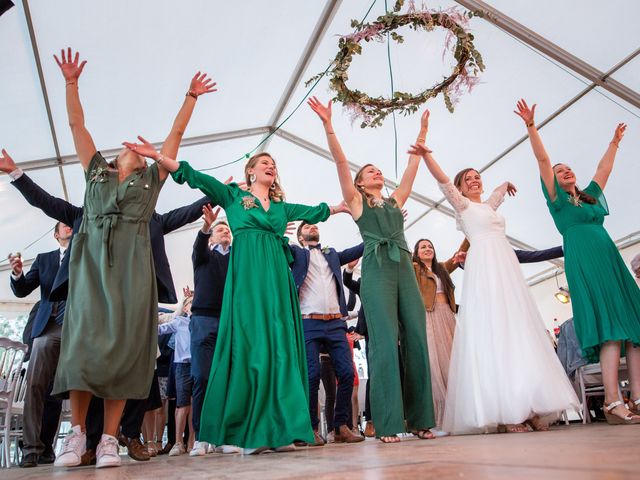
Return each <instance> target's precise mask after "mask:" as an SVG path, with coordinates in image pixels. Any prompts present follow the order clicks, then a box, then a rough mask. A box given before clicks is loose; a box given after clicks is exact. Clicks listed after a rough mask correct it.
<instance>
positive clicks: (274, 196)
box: [244, 152, 285, 202]
mask: <svg viewBox="0 0 640 480" xmlns="http://www.w3.org/2000/svg"><path fill="white" fill-rule="evenodd" d="M260 157H269V158H270V159H271V161H272V162H273V165H274V166H275V164H276V161H275V160H274V158H273V157H272V156H271V154H269V153H267V152H261V153H256V154H255V155H253V156H252V157H251V158H250V159H249V160H248V161H247V164H246V165H245V166H244V180H245V182H247V187H250V186H251V178H249V177H250V175H249V169H250V168H254V167H255V166H256V165H257V163H258V160H259V159H260ZM276 172H277V170H276ZM284 199H285V197H284V190H282V187H281V186H280V175H278V174H277V173H276V179H275V180H274V181H273V183H272V184H271V188H269V200H271V201H273V202H281V201H283V200H284Z"/></svg>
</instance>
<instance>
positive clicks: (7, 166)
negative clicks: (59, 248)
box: [0, 149, 82, 225]
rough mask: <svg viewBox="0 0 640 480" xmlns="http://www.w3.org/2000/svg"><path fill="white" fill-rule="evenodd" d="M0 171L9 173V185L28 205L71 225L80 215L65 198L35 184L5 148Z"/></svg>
mask: <svg viewBox="0 0 640 480" xmlns="http://www.w3.org/2000/svg"><path fill="white" fill-rule="evenodd" d="M0 171H3V172H5V173H7V174H9V175H11V185H13V186H14V187H16V188H17V189H18V191H19V192H20V193H21V194H22V196H23V197H24V198H25V200H26V201H27V202H29V204H30V205H32V206H34V207H36V208H39V209H40V210H42V212H43V213H44V214H45V215H47V216H48V217H51V218H53V219H55V220H58V221H59V222H62V223H64V224H66V225H73V223H74V222H75V220H76V218H78V217H81V216H82V209H81V208H79V207H76V206H75V205H71V204H70V203H69V202H67V201H66V200H63V199H61V198H57V197H54V196H53V195H50V194H49V193H48V192H46V191H45V190H44V189H43V188H41V187H40V186H39V185H37V184H36V183H35V182H34V181H33V180H31V178H29V176H27V174H26V173H24V172H23V171H22V170H21V169H20V168H18V167H17V166H16V164H15V163H14V161H13V159H12V158H11V157H10V156H9V153H7V151H6V150H4V149H3V150H2V155H0Z"/></svg>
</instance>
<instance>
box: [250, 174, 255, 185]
mask: <svg viewBox="0 0 640 480" xmlns="http://www.w3.org/2000/svg"><path fill="white" fill-rule="evenodd" d="M249 181H250V182H251V183H254V182H255V181H256V175H255V174H254V173H252V174H251V175H249Z"/></svg>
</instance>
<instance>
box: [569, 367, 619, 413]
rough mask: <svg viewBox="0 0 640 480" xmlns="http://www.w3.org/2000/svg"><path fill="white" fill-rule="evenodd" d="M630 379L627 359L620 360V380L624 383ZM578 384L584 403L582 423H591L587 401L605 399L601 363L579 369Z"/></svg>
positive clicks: (577, 374)
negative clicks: (593, 398)
mask: <svg viewBox="0 0 640 480" xmlns="http://www.w3.org/2000/svg"><path fill="white" fill-rule="evenodd" d="M628 378H629V373H628V371H627V359H626V358H621V359H620V367H619V369H618V380H619V382H624V381H625V380H627V379H628ZM576 382H577V384H578V390H579V393H580V397H581V398H580V401H581V402H582V423H591V414H590V413H589V407H588V405H587V400H588V399H589V398H590V397H604V386H603V385H602V369H601V368H600V364H599V363H590V364H588V365H583V366H582V367H579V368H578V370H577V371H576Z"/></svg>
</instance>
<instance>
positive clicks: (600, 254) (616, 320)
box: [542, 180, 640, 363]
mask: <svg viewBox="0 0 640 480" xmlns="http://www.w3.org/2000/svg"><path fill="white" fill-rule="evenodd" d="M555 184H556V192H557V197H556V200H555V201H554V202H552V201H551V199H550V197H549V192H547V189H546V187H545V185H544V182H542V191H543V193H544V196H545V198H546V200H547V206H548V207H549V212H550V213H551V216H552V217H553V221H554V223H555V224H556V227H557V229H558V231H559V232H560V233H561V234H562V238H563V248H564V259H565V272H566V275H567V282H568V283H569V292H570V293H571V306H572V307H573V319H574V324H575V329H576V334H577V336H578V340H579V341H580V346H581V347H582V351H583V354H584V355H585V357H586V358H587V360H588V361H589V362H592V363H597V362H599V361H600V360H599V354H600V345H602V344H603V343H604V342H607V341H612V340H616V341H622V342H633V344H634V345H636V346H638V345H640V289H638V285H637V284H636V282H635V281H634V279H633V277H632V276H631V273H630V272H629V270H628V269H627V266H626V265H625V263H624V261H623V260H622V257H621V256H620V253H619V252H618V249H617V248H616V246H615V244H614V243H613V240H611V237H610V236H609V234H608V233H607V231H606V230H605V228H604V226H603V223H604V217H605V216H606V215H609V209H608V207H607V201H606V199H605V197H604V194H603V192H602V190H601V188H600V186H599V185H598V184H597V183H596V182H595V181H592V182H591V183H590V184H589V186H588V187H587V188H585V189H584V190H583V191H584V192H585V193H588V194H589V195H591V196H593V197H594V198H596V200H597V203H596V204H595V205H592V204H588V203H585V202H582V203H580V205H579V206H577V205H574V204H573V203H572V202H570V196H569V194H568V193H567V192H565V191H564V190H562V188H560V186H559V185H558V181H557V180H556V181H555ZM623 348H624V345H623Z"/></svg>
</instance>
